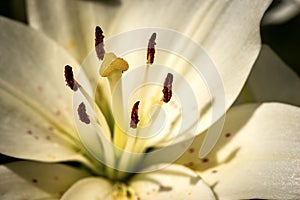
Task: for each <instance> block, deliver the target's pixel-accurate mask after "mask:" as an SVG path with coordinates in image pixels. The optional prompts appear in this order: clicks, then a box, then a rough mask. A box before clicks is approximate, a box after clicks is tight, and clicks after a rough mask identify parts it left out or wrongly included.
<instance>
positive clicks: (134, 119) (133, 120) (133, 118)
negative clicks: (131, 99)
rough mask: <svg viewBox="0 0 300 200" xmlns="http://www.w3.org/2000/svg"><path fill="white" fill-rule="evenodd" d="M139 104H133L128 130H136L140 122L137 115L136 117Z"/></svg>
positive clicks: (138, 102)
mask: <svg viewBox="0 0 300 200" xmlns="http://www.w3.org/2000/svg"><path fill="white" fill-rule="evenodd" d="M139 104H140V101H137V102H135V104H134V105H133V107H132V111H131V121H130V128H137V124H138V123H139V121H140V120H139V115H138V111H139Z"/></svg>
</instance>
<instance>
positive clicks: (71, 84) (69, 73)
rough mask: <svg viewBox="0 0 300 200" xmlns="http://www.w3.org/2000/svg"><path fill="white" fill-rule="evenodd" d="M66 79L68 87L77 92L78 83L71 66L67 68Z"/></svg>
mask: <svg viewBox="0 0 300 200" xmlns="http://www.w3.org/2000/svg"><path fill="white" fill-rule="evenodd" d="M65 79H66V82H67V86H69V87H70V88H71V90H73V91H77V89H78V83H77V82H76V81H75V80H74V75H73V71H72V67H71V66H69V65H66V66H65Z"/></svg>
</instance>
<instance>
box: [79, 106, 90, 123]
mask: <svg viewBox="0 0 300 200" xmlns="http://www.w3.org/2000/svg"><path fill="white" fill-rule="evenodd" d="M77 113H78V116H79V119H80V121H82V122H84V123H86V124H89V123H90V122H91V121H90V117H89V115H88V114H87V113H86V108H85V105H84V103H83V102H82V103H81V104H79V106H78V109H77Z"/></svg>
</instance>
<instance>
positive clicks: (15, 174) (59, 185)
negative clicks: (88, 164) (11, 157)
mask: <svg viewBox="0 0 300 200" xmlns="http://www.w3.org/2000/svg"><path fill="white" fill-rule="evenodd" d="M87 175H88V174H87V173H86V172H84V171H81V170H78V169H75V168H72V167H69V166H66V165H62V164H44V163H35V162H26V161H22V162H21V161H20V162H15V163H10V164H6V165H2V166H0V176H1V183H0V194H1V199H3V200H4V199H7V200H10V199H59V198H60V197H61V196H62V194H63V193H64V192H65V191H66V190H67V188H68V187H70V185H71V184H73V183H74V182H75V181H77V180H78V179H81V178H83V177H86V176H87Z"/></svg>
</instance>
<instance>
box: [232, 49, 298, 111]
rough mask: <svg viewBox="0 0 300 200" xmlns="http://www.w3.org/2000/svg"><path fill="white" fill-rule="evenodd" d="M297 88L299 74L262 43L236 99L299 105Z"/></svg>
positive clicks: (241, 101)
mask: <svg viewBox="0 0 300 200" xmlns="http://www.w3.org/2000/svg"><path fill="white" fill-rule="evenodd" d="M299 88H300V78H299V76H298V75H297V74H296V73H295V72H293V70H292V69H290V68H289V67H288V66H287V65H286V64H285V63H284V62H283V61H282V60H281V59H280V58H279V57H278V56H277V55H276V54H275V52H273V51H272V49H270V47H268V46H265V45H264V46H263V47H262V50H261V52H260V55H259V57H258V59H257V61H256V63H255V65H254V67H253V69H252V71H251V73H250V76H249V79H248V80H247V82H246V84H245V86H244V89H243V91H242V93H241V94H240V96H239V98H238V100H237V101H238V103H244V102H249V101H252V102H266V101H279V102H283V103H289V104H293V105H298V106H299V105H300V93H299Z"/></svg>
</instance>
